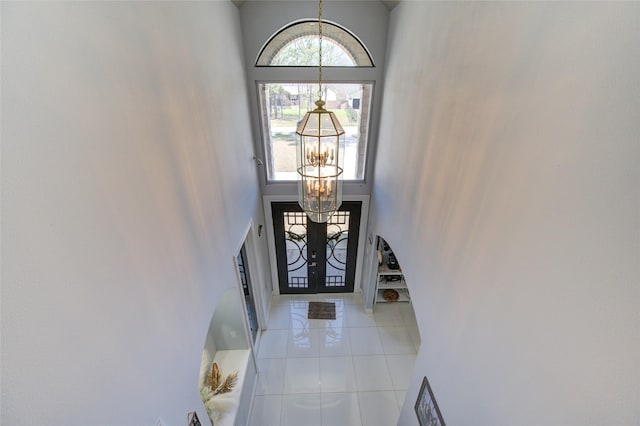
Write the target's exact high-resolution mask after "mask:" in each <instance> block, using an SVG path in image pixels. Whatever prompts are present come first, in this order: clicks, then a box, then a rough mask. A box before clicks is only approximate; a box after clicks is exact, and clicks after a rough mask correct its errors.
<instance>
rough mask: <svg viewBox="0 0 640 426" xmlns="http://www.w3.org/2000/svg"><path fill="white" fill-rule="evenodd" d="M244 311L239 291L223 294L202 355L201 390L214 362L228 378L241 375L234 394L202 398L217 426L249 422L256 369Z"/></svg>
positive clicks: (233, 290) (233, 391)
mask: <svg viewBox="0 0 640 426" xmlns="http://www.w3.org/2000/svg"><path fill="white" fill-rule="evenodd" d="M244 309H245V308H244V306H243V304H242V298H241V296H240V294H239V293H238V290H237V289H229V290H227V291H226V292H225V293H223V295H222V297H221V298H220V300H219V302H218V305H217V306H216V309H215V311H214V312H213V316H212V318H211V323H210V325H209V331H208V333H207V337H206V340H205V344H204V350H203V352H202V362H201V365H200V380H199V389H202V387H203V386H205V380H206V376H207V373H208V372H209V371H210V369H211V364H212V363H213V362H215V363H216V364H218V367H219V368H220V369H221V371H222V373H223V374H224V375H225V376H226V375H227V374H229V373H231V372H232V371H238V379H237V381H236V385H235V386H234V388H233V390H232V391H231V392H229V393H224V394H220V395H216V396H214V397H213V398H211V399H208V400H206V401H205V398H203V403H204V404H205V407H206V408H207V413H208V414H209V417H210V418H211V420H212V421H213V423H214V424H215V426H233V425H246V424H247V422H248V415H249V410H250V407H251V398H252V394H253V388H254V385H255V380H256V366H255V362H254V359H253V356H252V354H251V345H250V344H249V338H248V334H247V327H246V324H245V321H246V319H245V318H244V316H246V314H245V311H244ZM201 394H202V393H201Z"/></svg>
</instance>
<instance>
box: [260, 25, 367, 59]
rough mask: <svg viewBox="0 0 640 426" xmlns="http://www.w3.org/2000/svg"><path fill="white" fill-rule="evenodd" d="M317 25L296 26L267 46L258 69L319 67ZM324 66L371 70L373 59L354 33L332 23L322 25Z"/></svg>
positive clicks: (274, 38) (266, 44)
mask: <svg viewBox="0 0 640 426" xmlns="http://www.w3.org/2000/svg"><path fill="white" fill-rule="evenodd" d="M318 40H319V37H318V21H315V20H303V21H297V22H294V23H292V24H290V25H288V26H286V27H284V28H283V29H281V30H280V31H278V32H277V33H275V34H274V35H273V36H271V38H270V39H269V40H268V41H267V42H266V43H265V45H264V46H263V48H262V50H261V51H260V54H259V55H258V59H257V60H256V66H259V67H264V66H272V67H273V66H289V67H291V66H302V67H317V66H318ZM322 65H323V66H334V67H372V66H373V61H372V60H371V55H370V54H369V52H368V51H367V49H366V48H365V46H364V44H362V42H361V41H360V40H359V39H358V38H357V37H356V36H355V35H353V34H352V33H351V32H349V31H347V30H346V29H345V28H343V27H341V26H339V25H337V24H334V23H332V22H327V21H324V20H323V21H322Z"/></svg>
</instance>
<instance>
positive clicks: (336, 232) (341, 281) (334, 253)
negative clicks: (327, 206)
mask: <svg viewBox="0 0 640 426" xmlns="http://www.w3.org/2000/svg"><path fill="white" fill-rule="evenodd" d="M349 216H350V212H348V211H338V212H336V213H334V214H333V216H331V218H329V220H328V221H327V240H326V241H327V243H326V249H327V253H326V259H327V268H326V276H325V286H326V287H334V288H336V291H340V290H339V289H338V288H339V287H344V286H345V285H346V281H347V280H346V278H347V274H346V272H347V253H348V244H349Z"/></svg>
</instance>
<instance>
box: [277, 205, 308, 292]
mask: <svg viewBox="0 0 640 426" xmlns="http://www.w3.org/2000/svg"><path fill="white" fill-rule="evenodd" d="M282 214H283V220H284V238H285V246H286V253H287V276H288V281H287V286H288V287H290V288H298V289H306V288H309V271H308V268H307V247H308V243H307V220H308V218H307V215H306V214H304V213H303V212H291V211H286V212H283V213H282Z"/></svg>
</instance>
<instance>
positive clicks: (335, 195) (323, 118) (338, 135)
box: [296, 0, 344, 223]
mask: <svg viewBox="0 0 640 426" xmlns="http://www.w3.org/2000/svg"><path fill="white" fill-rule="evenodd" d="M318 33H319V52H318V53H319V66H318V100H317V101H316V109H314V110H313V111H308V112H307V113H306V114H305V116H304V118H303V119H302V120H301V121H300V123H299V124H298V128H297V129H296V135H297V136H298V144H297V145H298V146H297V155H296V157H297V167H298V203H299V204H300V207H302V210H304V211H305V212H306V213H307V216H309V219H311V220H312V221H314V222H319V223H322V222H326V221H327V220H329V218H330V217H331V215H333V214H334V213H335V212H336V211H337V210H338V209H339V208H340V204H342V171H343V169H344V168H343V163H344V129H343V128H342V126H341V125H340V122H339V121H338V119H337V118H336V115H335V114H334V113H333V112H331V111H327V110H326V109H325V108H324V105H325V102H324V101H323V100H322V0H319V2H318Z"/></svg>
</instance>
